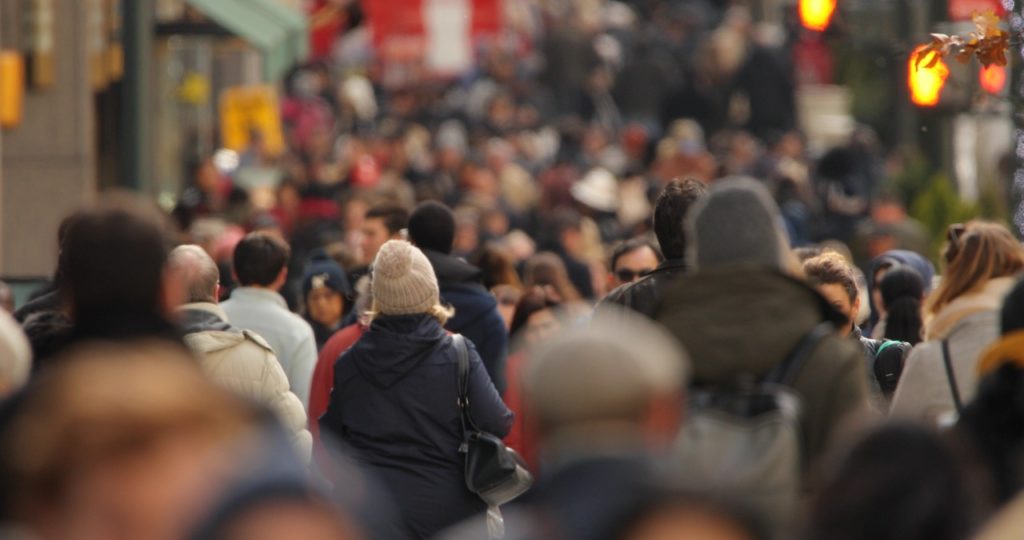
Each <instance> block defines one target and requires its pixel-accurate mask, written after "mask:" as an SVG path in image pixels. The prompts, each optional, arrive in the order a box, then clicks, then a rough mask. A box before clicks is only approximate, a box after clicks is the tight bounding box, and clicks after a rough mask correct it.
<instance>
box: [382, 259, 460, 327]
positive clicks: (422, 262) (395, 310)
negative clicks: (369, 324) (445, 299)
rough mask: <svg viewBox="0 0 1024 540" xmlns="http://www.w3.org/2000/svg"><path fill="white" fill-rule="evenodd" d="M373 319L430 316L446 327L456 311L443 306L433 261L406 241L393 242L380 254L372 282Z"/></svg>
mask: <svg viewBox="0 0 1024 540" xmlns="http://www.w3.org/2000/svg"><path fill="white" fill-rule="evenodd" d="M371 288H372V290H373V309H372V310H371V315H372V316H373V317H376V316H379V315H413V314H417V313H428V314H430V315H433V316H434V317H435V318H437V319H438V321H440V322H441V324H442V325H444V324H445V323H446V322H448V318H449V317H451V316H452V314H453V311H452V310H451V309H450V308H445V307H444V306H442V305H441V296H440V291H439V288H438V285H437V276H435V275H434V268H433V267H432V266H430V261H429V260H427V256H426V255H424V254H423V252H422V251H420V250H419V248H417V247H416V246H414V245H412V244H410V243H409V242H406V241H405V240H389V241H388V242H385V243H384V245H383V246H381V248H380V250H379V251H377V258H376V259H374V261H373V274H372V278H371Z"/></svg>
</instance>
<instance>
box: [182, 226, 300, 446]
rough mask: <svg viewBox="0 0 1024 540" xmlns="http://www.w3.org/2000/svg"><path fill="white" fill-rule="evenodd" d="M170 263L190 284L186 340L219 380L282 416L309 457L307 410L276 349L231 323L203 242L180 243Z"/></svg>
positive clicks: (184, 317)
mask: <svg viewBox="0 0 1024 540" xmlns="http://www.w3.org/2000/svg"><path fill="white" fill-rule="evenodd" d="M170 265H171V268H173V269H174V270H175V271H176V272H177V274H178V276H179V278H180V279H181V281H182V284H183V285H184V286H185V289H186V293H187V294H186V297H187V300H188V303H186V304H184V305H182V306H180V307H179V308H178V311H179V314H180V320H181V323H182V328H183V330H184V332H185V343H186V344H187V345H188V346H189V348H190V349H192V351H193V352H194V353H196V355H197V356H198V357H199V361H200V365H201V367H202V368H203V371H204V372H205V373H206V374H207V375H208V376H209V377H210V378H211V379H212V380H213V381H215V382H216V383H218V384H220V385H222V386H224V387H226V388H227V389H229V390H231V391H234V392H235V393H237V394H239V395H241V396H243V397H245V398H248V399H251V400H253V401H255V402H257V403H260V404H262V405H264V406H265V407H267V408H268V409H270V410H271V411H272V412H273V413H274V414H276V415H277V417H278V419H279V420H280V421H281V423H282V425H284V427H285V428H286V429H287V430H288V432H289V433H291V434H292V440H293V443H294V444H295V448H296V450H297V451H298V452H299V455H301V456H302V457H303V459H307V460H308V459H309V457H310V455H311V452H312V444H313V439H312V436H311V435H310V433H309V430H307V429H306V411H305V409H304V408H303V406H302V402H301V401H300V400H299V398H298V397H297V396H296V395H295V394H294V393H292V392H291V391H290V390H289V388H288V378H287V377H286V376H285V374H284V370H283V369H282V368H281V364H280V363H279V362H278V360H277V357H276V356H275V355H274V350H273V349H272V348H271V347H270V345H269V344H268V343H267V342H266V340H264V339H263V338H262V337H260V336H259V335H258V334H256V333H255V332H252V331H250V330H241V329H238V328H235V327H233V326H231V324H230V323H229V321H228V316H227V314H226V313H225V312H224V310H223V309H221V307H220V306H219V305H217V303H216V302H217V300H216V299H217V289H218V288H219V284H218V282H219V272H218V270H217V265H216V263H214V262H213V259H211V258H210V257H209V255H207V254H206V252H205V251H203V250H202V248H200V247H199V246H195V245H185V246H179V247H177V248H175V249H174V251H172V252H171V255H170Z"/></svg>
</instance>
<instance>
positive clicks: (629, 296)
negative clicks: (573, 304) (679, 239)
mask: <svg viewBox="0 0 1024 540" xmlns="http://www.w3.org/2000/svg"><path fill="white" fill-rule="evenodd" d="M685 271H686V262H685V261H683V259H669V260H667V261H665V262H663V263H661V264H660V265H658V267H657V268H656V269H654V270H653V271H652V272H650V273H648V274H646V275H644V276H643V277H642V278H640V279H638V280H636V281H634V282H632V283H626V284H624V285H620V286H619V287H617V288H616V289H615V290H613V291H612V292H610V293H608V296H606V297H605V299H604V300H602V301H601V303H600V304H599V305H598V309H600V308H601V307H604V306H608V305H611V304H617V305H620V306H623V307H627V308H629V309H632V310H634V311H638V312H640V313H643V314H644V315H646V316H648V317H651V318H654V310H655V308H656V307H657V305H658V300H659V299H660V298H661V296H662V295H663V294H665V291H666V290H668V287H669V286H670V285H671V284H672V283H674V279H675V278H676V277H679V276H680V275H682V274H683V272H685Z"/></svg>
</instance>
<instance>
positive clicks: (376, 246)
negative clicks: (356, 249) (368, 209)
mask: <svg viewBox="0 0 1024 540" xmlns="http://www.w3.org/2000/svg"><path fill="white" fill-rule="evenodd" d="M362 232H363V240H362V244H361V247H362V248H363V264H373V259H375V258H376V257H377V251H378V250H380V247H381V246H383V245H384V242H387V241H388V239H389V237H390V234H389V233H388V228H387V227H385V226H384V220H383V219H381V218H368V219H366V220H365V221H364V222H363V227H362Z"/></svg>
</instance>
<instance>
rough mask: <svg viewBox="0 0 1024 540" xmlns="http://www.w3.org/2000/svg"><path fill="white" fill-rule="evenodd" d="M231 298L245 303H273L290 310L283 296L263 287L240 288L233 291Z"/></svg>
mask: <svg viewBox="0 0 1024 540" xmlns="http://www.w3.org/2000/svg"><path fill="white" fill-rule="evenodd" d="M231 298H232V299H238V300H241V301H244V302H261V303H262V302H271V303H273V304H275V305H277V306H278V307H280V308H281V309H285V310H287V309H288V302H285V301H284V297H283V296H281V295H280V294H278V293H277V291H272V290H270V289H264V288H262V287H238V288H237V289H235V290H233V291H231Z"/></svg>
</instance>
